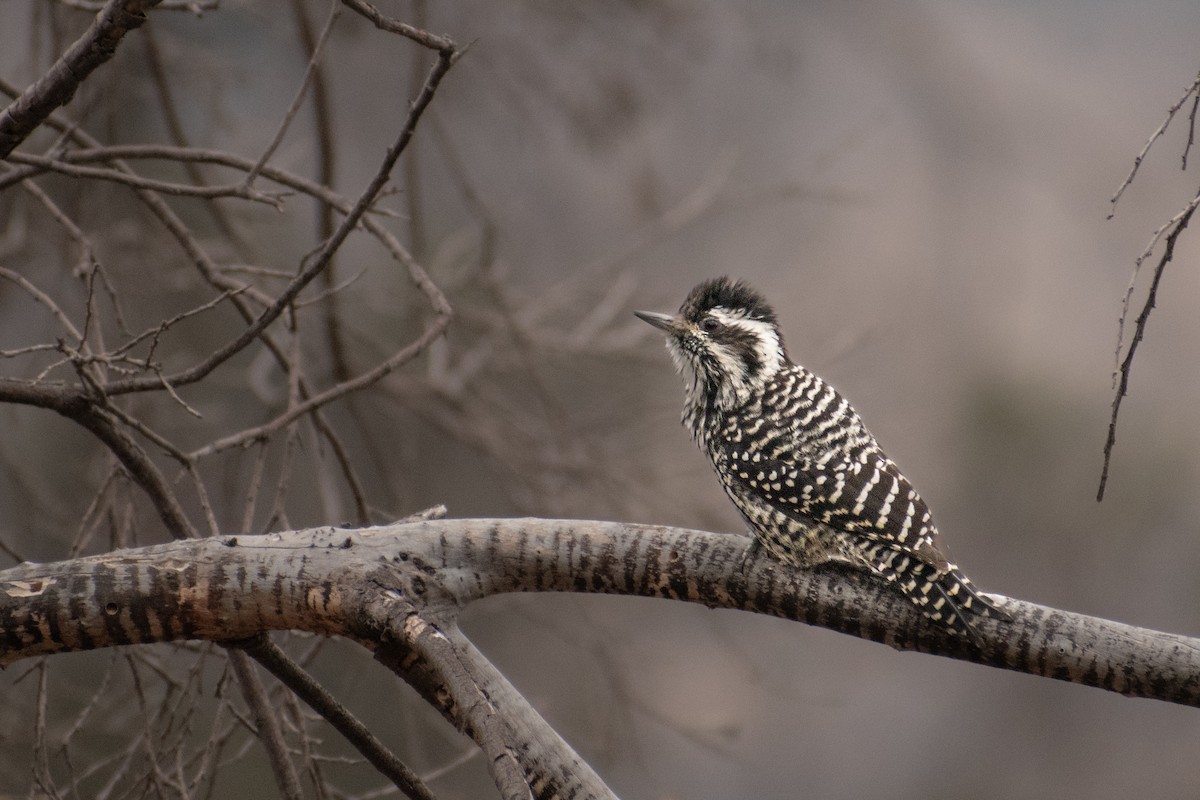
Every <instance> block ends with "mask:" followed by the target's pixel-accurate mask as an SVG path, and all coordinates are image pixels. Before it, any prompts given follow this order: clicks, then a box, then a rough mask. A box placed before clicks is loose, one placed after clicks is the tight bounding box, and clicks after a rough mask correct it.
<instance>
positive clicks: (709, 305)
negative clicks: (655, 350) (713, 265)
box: [679, 276, 777, 325]
mask: <svg viewBox="0 0 1200 800" xmlns="http://www.w3.org/2000/svg"><path fill="white" fill-rule="evenodd" d="M717 306H720V307H721V308H724V309H725V310H726V311H731V312H739V311H740V312H742V313H743V314H745V315H746V317H747V319H760V320H763V321H764V322H769V323H771V324H772V325H775V324H777V323H776V320H775V311H774V310H772V308H771V306H769V305H767V301H766V300H764V299H763V296H762V295H760V294H759V293H758V292H756V291H754V290H753V289H751V288H750V287H749V286H748V285H746V284H745V283H744V282H742V281H735V280H731V279H730V278H728V277H725V276H721V277H720V278H712V279H711V280H707V281H705V282H704V283H701V284H700V285H699V286H697V287H696V288H695V289H692V291H691V292H690V293H689V294H688V296H687V299H686V300H684V301H683V305H682V306H680V307H679V313H680V314H681V315H682V316H683V318H684V319H686V320H688V321H689V322H698V321H699V320H700V318H701V317H703V316H704V315H705V314H706V313H707V312H708V311H709V310H710V309H713V308H716V307H717Z"/></svg>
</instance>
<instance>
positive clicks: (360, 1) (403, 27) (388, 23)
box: [343, 0, 458, 56]
mask: <svg viewBox="0 0 1200 800" xmlns="http://www.w3.org/2000/svg"><path fill="white" fill-rule="evenodd" d="M343 2H344V3H345V4H346V5H347V6H349V7H350V8H351V9H353V10H354V11H356V12H357V13H359V14H361V15H362V16H364V17H366V18H367V19H369V20H371V22H372V23H373V24H374V25H375V27H376V28H379V29H380V30H382V31H387V32H388V33H398V34H400V35H401V36H405V37H407V38H409V39H412V40H413V41H414V42H417V43H418V44H421V45H424V46H425V47H428V48H429V49H430V50H436V51H438V53H439V54H440V55H442V56H446V55H448V54H451V53H453V52H455V51H456V50H457V49H458V46H457V45H455V44H454V42H453V41H451V40H450V39H449V38H447V37H445V36H438V35H436V34H432V33H429V32H428V31H423V30H421V29H420V28H416V27H413V26H412V25H409V24H408V23H406V22H401V21H400V20H397V19H393V18H391V17H388V16H385V15H384V14H382V13H381V12H380V11H379V9H377V8H375V6H373V5H371V4H370V3H368V2H366V0H343Z"/></svg>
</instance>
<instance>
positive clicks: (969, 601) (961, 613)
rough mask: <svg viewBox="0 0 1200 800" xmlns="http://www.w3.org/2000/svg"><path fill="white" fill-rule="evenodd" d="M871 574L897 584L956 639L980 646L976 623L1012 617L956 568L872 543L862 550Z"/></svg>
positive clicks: (929, 616) (922, 610) (931, 618)
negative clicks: (938, 564) (980, 618)
mask: <svg viewBox="0 0 1200 800" xmlns="http://www.w3.org/2000/svg"><path fill="white" fill-rule="evenodd" d="M860 552H861V554H862V557H863V560H864V561H865V562H866V564H867V566H868V567H869V568H870V569H871V571H872V572H875V573H876V574H878V575H880V576H881V577H883V578H886V579H887V580H888V581H890V582H892V583H895V584H896V586H897V587H898V588H899V589H900V591H901V592H903V593H904V595H905V596H906V597H908V599H909V600H911V601H912V602H913V604H915V605H916V606H917V608H919V609H920V610H921V613H922V614H924V615H925V616H926V617H927V618H929V619H930V620H932V621H933V622H936V623H937V624H939V625H941V626H943V627H945V628H946V629H947V630H949V631H950V632H951V633H953V634H955V635H957V636H965V637H967V638H969V639H970V640H971V641H972V642H974V643H975V644H976V645H979V644H980V643H981V640H980V638H979V633H978V631H976V629H975V626H974V624H973V620H975V619H976V618H979V617H992V618H996V619H1003V620H1009V619H1011V616H1010V615H1009V614H1008V612H1007V611H1005V610H1004V609H1002V608H1000V607H999V606H997V605H996V603H995V602H994V601H993V600H991V598H989V597H987V596H986V595H984V594H983V593H982V592H980V591H979V590H978V589H976V588H975V586H974V584H972V583H971V580H970V579H969V578H968V577H967V576H966V575H964V574H963V573H962V572H961V571H960V570H959V569H958V567H957V566H956V565H954V564H947V565H945V566H943V567H941V568H940V569H939V567H938V566H936V565H934V564H931V563H929V562H928V561H925V560H923V559H921V558H919V557H918V556H916V555H915V554H913V553H911V552H907V551H905V550H900V549H897V548H894V547H888V546H887V545H886V544H883V543H877V542H872V543H870V544H868V545H867V546H865V547H862V548H861V550H860Z"/></svg>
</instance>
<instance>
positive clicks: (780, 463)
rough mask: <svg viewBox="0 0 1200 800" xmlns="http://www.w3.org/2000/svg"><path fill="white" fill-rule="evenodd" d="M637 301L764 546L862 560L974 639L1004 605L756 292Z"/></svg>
mask: <svg viewBox="0 0 1200 800" xmlns="http://www.w3.org/2000/svg"><path fill="white" fill-rule="evenodd" d="M636 313H637V316H638V317H640V318H641V319H643V320H645V321H646V322H649V323H650V324H651V325H654V326H655V327H657V328H661V329H662V330H664V331H665V332H666V333H667V348H668V350H669V351H670V353H671V357H672V359H673V360H674V361H675V366H676V368H677V369H678V370H679V372H680V373H681V374H682V375H683V376H684V378H685V380H686V381H687V399H686V402H685V404H684V410H683V423H684V425H685V426H686V427H687V428H688V430H690V431H691V433H692V436H693V437H694V438H695V439H696V442H697V443H698V444H699V445H700V448H701V449H702V450H704V452H705V453H706V454H707V455H708V457H709V459H710V460H711V461H712V465H713V468H714V469H715V470H716V472H717V475H718V476H719V477H720V479H721V483H722V484H723V486H724V487H725V491H726V493H727V494H728V495H729V497H730V498H731V499H732V500H733V502H734V504H735V505H736V506H737V508H738V510H739V511H740V512H741V513H742V516H743V517H744V518H745V520H746V522H747V523H748V524H749V526H750V528H751V531H752V533H753V534H754V536H755V539H756V541H757V543H758V544H760V545H761V546H762V547H764V548H765V549H766V550H767V552H768V553H770V554H771V555H772V556H774V557H775V558H777V559H779V560H780V561H783V562H785V563H788V564H794V565H796V566H798V567H811V566H815V565H817V564H821V563H824V562H826V561H831V560H833V561H840V562H843V563H849V564H851V565H854V566H856V567H860V568H865V569H867V570H869V571H871V572H873V573H875V574H876V575H879V576H881V577H883V578H885V579H887V580H888V581H891V582H893V583H895V584H896V585H897V586H898V587H899V588H900V590H901V591H902V592H903V593H904V594H905V595H906V596H908V598H909V599H911V600H912V601H913V602H914V603H915V604H916V605H917V606H918V607H919V608H920V609H921V611H922V613H923V614H924V615H925V616H926V617H928V618H929V619H931V620H933V621H934V622H937V623H939V624H941V625H943V626H945V627H946V628H947V629H949V630H950V631H951V632H953V633H955V634H958V635H964V636H968V637H970V638H971V639H972V640H975V641H978V637H977V634H976V632H975V629H974V627H973V625H972V619H973V618H974V617H986V616H998V617H1006V616H1007V615H1006V614H1005V613H1004V612H1003V611H1002V610H1000V609H998V608H997V607H996V606H995V604H993V603H992V601H991V600H989V599H988V598H987V597H986V596H984V595H982V594H980V593H979V592H978V591H977V590H976V589H975V588H974V586H972V585H971V582H970V581H969V580H968V579H967V576H966V575H964V574H963V573H962V572H961V571H960V570H959V569H958V567H957V565H955V564H954V563H952V562H951V561H950V560H949V559H948V558H947V557H946V555H945V551H944V549H943V547H942V545H941V543H940V541H939V539H940V537H939V534H938V530H937V528H936V527H935V526H934V524H933V519H932V518H931V516H930V513H929V508H928V507H927V506H926V505H925V501H924V500H922V499H921V496H920V495H919V494H917V491H916V490H915V489H914V488H913V487H912V484H910V483H909V482H908V479H907V478H905V477H904V475H903V474H901V472H900V470H899V469H898V468H897V467H896V464H895V463H894V462H893V461H892V460H891V459H890V458H888V457H887V456H886V455H885V454H884V452H883V450H881V449H880V447H879V444H878V443H877V442H876V441H875V437H874V436H872V435H871V433H870V431H868V430H867V428H866V426H865V425H863V422H862V420H861V419H860V418H859V416H858V414H857V413H855V411H854V409H853V408H851V406H850V404H849V403H848V402H846V400H845V398H843V397H842V396H841V395H840V394H839V393H838V392H837V390H835V389H834V388H833V387H832V386H830V385H829V384H828V383H826V382H825V381H823V380H821V378H819V377H818V376H817V375H815V374H813V373H812V372H809V371H808V370H807V369H805V368H804V367H802V366H799V365H797V364H794V363H792V361H791V359H790V358H789V357H788V354H787V349H786V347H785V346H784V343H783V336H782V334H781V333H780V331H779V325H778V323H777V321H776V318H775V312H774V311H773V310H772V309H771V307H770V306H769V305H768V304H767V303H766V301H765V300H764V299H763V298H762V297H761V296H760V295H759V294H758V293H757V292H755V291H754V290H753V289H751V288H750V287H749V286H747V285H746V284H745V283H742V282H740V281H732V280H730V279H728V278H716V279H713V280H709V281H705V282H704V283H701V284H700V285H699V286H697V287H696V288H695V289H693V290H692V291H691V293H690V294H689V295H688V297H687V299H686V300H685V301H684V303H683V305H682V306H681V307H680V309H679V314H678V315H676V316H671V315H668V314H658V313H653V312H646V311H638V312H636Z"/></svg>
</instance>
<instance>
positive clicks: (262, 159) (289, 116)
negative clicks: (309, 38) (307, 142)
mask: <svg viewBox="0 0 1200 800" xmlns="http://www.w3.org/2000/svg"><path fill="white" fill-rule="evenodd" d="M341 13H342V8H341V6H340V5H338V2H337V0H333V2H331V3H330V5H329V19H327V20H325V27H324V29H322V30H321V35H320V36H319V37H317V41H316V43H315V44H314V45H313V46H312V52H311V53H310V54H309V58H308V66H307V67H305V69H304V77H303V78H302V79H301V80H300V86H299V88H297V89H296V96H295V97H294V98H292V103H291V105H290V106H288V109H287V111H286V112H285V113H284V115H283V119H282V120H281V121H280V123H279V126H278V127H277V128H276V130H275V136H274V137H272V139H271V142H270V144H268V145H267V148H266V149H265V150H263V153H262V155H261V156H259V158H258V162H257V163H256V164H255V165H254V167H253V168H252V169H251V170H250V172H249V174H247V175H246V184H245V185H246V186H247V187H249V186H251V185H252V184H253V183H254V179H255V178H257V177H258V173H259V172H261V171H262V168H263V166H264V165H265V164H266V163H267V162H268V161H270V160H271V156H273V155H274V154H275V151H276V150H277V149H279V145H280V144H281V143H282V142H283V137H284V136H285V135H286V134H287V131H288V128H289V127H291V124H292V120H293V119H295V118H296V113H297V112H299V111H300V105H301V103H303V102H304V95H305V94H307V93H308V87H309V84H310V83H312V80H313V77H314V76H315V75H316V74H317V68H318V67H319V66H320V64H321V53H322V52H323V51H324V49H325V43H326V42H327V41H328V40H329V34H330V33H332V32H333V25H334V23H335V22H337V20H338V17H339V16H340V15H341Z"/></svg>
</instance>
